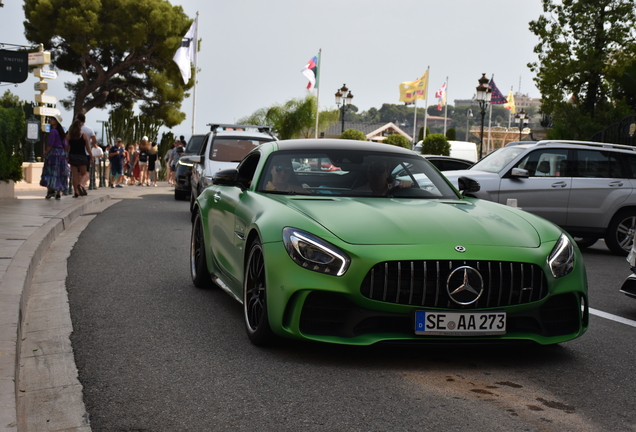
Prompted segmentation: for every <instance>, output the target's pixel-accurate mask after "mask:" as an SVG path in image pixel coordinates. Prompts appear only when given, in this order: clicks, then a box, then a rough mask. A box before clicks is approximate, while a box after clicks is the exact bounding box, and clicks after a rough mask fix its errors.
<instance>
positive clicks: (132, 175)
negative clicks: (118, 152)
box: [126, 144, 141, 186]
mask: <svg viewBox="0 0 636 432" xmlns="http://www.w3.org/2000/svg"><path fill="white" fill-rule="evenodd" d="M127 153H128V162H127V163H126V177H128V178H129V179H130V185H131V186H134V185H135V184H136V183H137V182H138V181H139V152H138V151H137V149H136V147H135V145H134V144H129V145H128V151H127ZM139 184H141V183H139Z"/></svg>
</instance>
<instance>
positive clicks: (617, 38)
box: [528, 0, 636, 139]
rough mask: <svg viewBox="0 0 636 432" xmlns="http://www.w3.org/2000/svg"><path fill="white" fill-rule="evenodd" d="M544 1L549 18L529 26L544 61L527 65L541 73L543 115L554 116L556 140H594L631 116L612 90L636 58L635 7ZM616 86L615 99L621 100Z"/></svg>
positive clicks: (596, 0)
mask: <svg viewBox="0 0 636 432" xmlns="http://www.w3.org/2000/svg"><path fill="white" fill-rule="evenodd" d="M542 2H543V11H544V12H545V15H541V16H540V17H539V18H538V19H537V20H535V21H531V22H530V30H531V31H532V32H533V33H534V34H535V35H537V36H538V37H539V44H538V45H536V46H535V48H534V52H535V53H537V54H538V56H539V61H538V62H534V63H530V64H528V67H530V69H531V70H532V71H533V72H536V74H537V76H536V78H535V79H534V80H535V82H536V84H537V88H538V89H539V91H540V92H541V97H542V106H541V110H542V112H543V113H545V114H547V115H550V116H551V117H552V121H553V123H554V125H555V129H554V130H553V131H551V135H552V136H553V137H554V138H561V137H563V138H571V139H589V137H590V136H591V135H592V134H593V133H594V132H596V131H598V130H599V129H601V128H602V127H603V125H605V126H607V125H609V124H611V123H614V122H616V121H618V120H620V118H622V117H623V116H625V114H627V110H626V108H627V106H626V104H625V103H619V101H618V100H611V96H612V91H611V90H612V87H613V86H614V83H615V82H616V79H617V77H620V76H622V75H623V73H624V72H625V71H626V68H627V66H628V65H629V64H631V62H632V59H633V58H634V56H635V54H636V43H634V36H635V33H634V28H635V27H636V14H635V10H634V2H633V1H631V0H578V1H575V0H567V1H562V2H561V1H560V2H558V3H555V2H553V0H542ZM626 65H627V66H626ZM615 87H616V91H615V93H614V95H613V96H614V97H617V96H620V90H619V87H620V86H615ZM570 96H571V97H570ZM568 98H570V102H571V103H568V102H567V99H568ZM561 133H563V134H564V135H562V136H556V135H560V134H561Z"/></svg>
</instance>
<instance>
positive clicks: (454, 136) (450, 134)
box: [446, 128, 457, 141]
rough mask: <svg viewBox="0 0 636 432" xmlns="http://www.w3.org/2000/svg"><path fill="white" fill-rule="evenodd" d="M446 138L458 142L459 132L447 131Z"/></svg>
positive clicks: (452, 129)
mask: <svg viewBox="0 0 636 432" xmlns="http://www.w3.org/2000/svg"><path fill="white" fill-rule="evenodd" d="M446 138H448V140H449V141H456V140H457V131H456V130H455V128H450V129H449V130H447V131H446Z"/></svg>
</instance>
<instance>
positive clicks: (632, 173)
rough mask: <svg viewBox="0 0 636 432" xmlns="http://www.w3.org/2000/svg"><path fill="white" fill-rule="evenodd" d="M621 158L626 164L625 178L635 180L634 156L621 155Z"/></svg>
mask: <svg viewBox="0 0 636 432" xmlns="http://www.w3.org/2000/svg"><path fill="white" fill-rule="evenodd" d="M621 156H622V157H623V160H624V161H625V162H626V164H627V169H628V172H627V177H628V178H631V179H633V178H636V154H634V155H632V154H624V153H621Z"/></svg>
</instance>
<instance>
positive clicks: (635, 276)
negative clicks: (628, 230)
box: [620, 242, 636, 298]
mask: <svg viewBox="0 0 636 432" xmlns="http://www.w3.org/2000/svg"><path fill="white" fill-rule="evenodd" d="M627 262H628V263H629V268H630V270H631V271H632V272H631V273H630V274H629V276H627V278H626V279H625V281H624V282H623V285H622V286H621V289H620V292H622V293H623V294H625V295H626V296H627V297H631V298H636V242H632V248H631V249H630V251H629V254H628V255H627Z"/></svg>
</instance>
